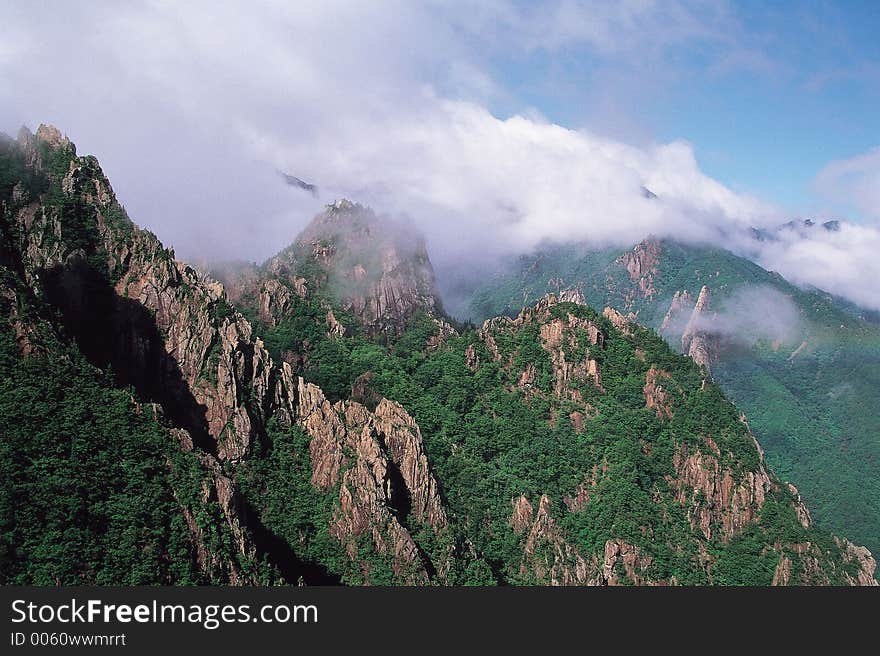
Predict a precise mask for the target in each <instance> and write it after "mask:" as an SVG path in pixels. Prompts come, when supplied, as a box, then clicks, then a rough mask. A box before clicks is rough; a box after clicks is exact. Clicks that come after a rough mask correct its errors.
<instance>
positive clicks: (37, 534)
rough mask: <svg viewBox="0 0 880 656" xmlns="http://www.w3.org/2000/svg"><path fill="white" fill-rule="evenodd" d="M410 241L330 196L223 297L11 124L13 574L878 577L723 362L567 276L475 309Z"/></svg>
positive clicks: (3, 327)
mask: <svg viewBox="0 0 880 656" xmlns="http://www.w3.org/2000/svg"><path fill="white" fill-rule="evenodd" d="M377 226H380V227H381V229H377ZM418 243H419V242H418V241H417V240H416V241H413V240H412V239H411V235H409V234H405V233H404V232H395V231H394V230H393V228H392V227H391V224H388V223H383V222H379V221H378V220H377V219H376V218H375V216H374V215H373V214H372V213H371V212H369V211H368V210H366V209H365V208H359V207H358V206H355V205H353V204H350V203H346V202H342V203H337V204H334V206H332V207H331V208H328V210H327V212H326V213H325V214H323V215H321V216H319V217H318V219H316V221H315V222H314V223H313V224H312V226H310V228H309V229H307V230H306V231H305V232H304V233H303V235H302V236H301V237H300V238H298V239H297V240H296V242H295V243H294V245H293V246H292V247H291V248H290V249H286V250H285V251H282V253H281V254H279V256H278V257H276V258H273V259H271V260H270V261H269V262H268V263H267V264H266V265H265V266H263V267H256V266H249V267H239V268H238V269H237V270H234V271H231V272H229V275H230V276H233V277H235V281H234V282H235V284H236V285H238V286H237V287H235V289H234V291H233V292H232V293H230V294H227V291H226V289H225V288H224V287H223V285H221V284H220V283H219V282H217V281H216V280H214V279H212V278H211V277H208V276H205V275H204V274H202V273H199V272H198V271H196V270H195V269H193V268H192V267H190V266H188V265H187V264H185V263H183V262H180V261H178V260H176V259H175V258H174V254H173V252H172V251H170V250H167V249H166V248H164V247H163V246H162V244H161V243H160V242H159V241H158V239H157V238H156V237H155V236H154V235H152V234H151V233H149V232H147V231H144V230H141V229H140V228H138V227H137V226H136V225H135V224H133V223H132V222H131V221H130V220H129V218H128V216H127V215H126V213H125V211H124V209H123V208H122V207H121V205H120V204H119V203H118V201H117V199H116V197H115V195H114V193H113V190H112V187H111V186H110V183H109V181H108V180H107V178H106V177H105V176H104V174H103V172H102V171H101V169H100V167H99V165H98V162H97V160H96V159H95V158H93V157H82V156H79V155H77V153H76V149H75V147H74V145H73V144H72V143H71V142H70V141H69V140H67V139H66V138H65V137H63V136H62V135H61V133H60V132H59V131H58V130H55V129H54V128H50V127H47V126H41V127H40V129H39V130H38V131H37V133H36V134H35V135H32V134H30V133H29V132H26V131H25V132H23V133H22V134H21V135H20V137H19V139H18V140H17V141H13V140H11V139H6V138H3V139H2V140H0V455H2V457H0V474H2V476H0V529H2V530H0V582H2V583H16V584H39V585H72V584H81V583H91V584H102V585H106V584H157V583H163V584H199V583H224V584H237V585H261V584H277V583H295V582H299V583H307V584H314V583H324V584H327V583H345V584H358V585H359V584H406V585H428V584H457V585H463V584H482V585H491V584H536V583H537V584H566V585H574V584H584V585H612V584H640V585H647V584H685V585H700V584H726V585H734V584H753V585H770V584H778V585H787V584H816V585H827V584H836V585H876V580H875V579H874V576H873V575H874V571H875V569H876V563H875V561H874V559H873V557H872V556H871V554H870V552H869V551H868V550H867V549H865V548H864V547H859V546H856V545H854V544H853V543H851V542H850V541H848V540H847V539H844V538H840V537H836V536H835V535H833V534H831V533H830V532H828V531H827V530H825V529H824V528H822V527H819V526H815V525H813V523H812V520H811V517H810V513H809V512H808V510H807V508H806V506H805V505H804V503H803V501H802V500H801V498H800V496H799V494H798V492H797V489H796V488H795V487H794V486H793V485H790V484H786V483H783V482H782V481H781V480H779V479H778V478H777V477H776V476H775V475H774V474H773V472H772V471H771V470H769V469H768V468H767V467H766V465H765V462H764V456H763V452H762V451H761V448H760V447H759V445H758V443H757V441H756V440H755V437H754V436H753V434H752V432H751V430H750V428H749V425H748V423H747V422H746V421H745V419H744V418H743V416H742V415H741V413H740V411H739V410H738V409H737V408H736V407H735V406H734V405H733V404H732V403H731V402H730V401H728V400H727V399H726V398H725V397H724V395H723V393H722V392H721V390H720V389H719V388H718V386H716V385H715V384H714V383H713V382H712V381H711V380H710V379H709V378H708V377H707V375H706V370H705V368H701V367H700V366H699V365H697V364H696V363H695V362H694V361H693V360H692V359H691V358H687V357H683V356H681V355H679V354H676V353H675V352H673V351H672V350H671V349H670V348H669V347H668V346H667V344H666V343H665V342H664V341H663V340H662V339H660V338H659V337H658V336H657V335H656V334H655V333H654V332H653V331H651V330H647V329H645V328H642V327H640V326H638V325H637V324H635V323H632V322H630V321H628V320H627V319H626V318H625V317H624V316H622V315H621V314H620V313H618V312H616V311H614V310H612V309H610V308H608V309H606V310H605V311H603V312H602V313H598V312H596V311H594V310H593V309H591V308H590V307H588V306H587V305H584V304H583V298H582V297H581V296H580V294H579V293H578V292H577V291H572V290H567V291H566V290H560V292H559V293H557V294H548V295H543V296H542V297H541V298H540V299H538V300H537V301H536V302H534V303H531V304H529V306H528V307H526V308H524V309H522V310H521V311H519V312H518V313H517V315H516V317H515V318H508V317H503V316H502V317H495V318H492V319H490V320H488V321H487V322H485V323H484V324H483V325H482V326H481V328H480V329H478V330H477V329H473V328H469V327H467V326H459V328H458V329H456V328H455V327H454V326H452V325H451V323H450V322H448V321H446V320H445V319H444V318H443V315H442V310H441V309H440V308H439V307H438V305H437V304H436V302H435V299H434V298H433V286H432V275H433V274H432V271H431V267H430V263H429V262H428V261H427V258H426V257H423V249H421V248H420V247H419V246H418ZM631 259H632V258H631ZM653 268H654V265H653V264H651V261H650V257H649V258H647V259H645V257H644V256H643V255H641V254H638V253H637V254H636V257H635V259H634V260H633V261H632V262H630V263H629V264H627V265H625V271H627V272H629V273H627V275H636V274H637V275H638V276H639V277H644V276H645V275H653V274H652V273H651V272H652V270H653ZM631 282H633V280H631ZM658 284H659V279H658V278H656V277H655V280H654V281H653V282H650V281H649V282H647V283H644V284H642V283H638V282H636V284H635V288H636V289H639V290H642V292H643V293H644V294H647V293H648V292H649V290H651V289H653V290H655V292H656V291H657V290H658V289H659V287H658ZM249 290H254V291H253V293H252V291H249ZM254 294H255V295H254ZM633 298H634V299H635V298H636V297H633ZM264 299H265V302H264ZM679 299H681V294H680V295H679ZM233 300H235V301H238V302H240V303H241V304H242V308H243V310H244V313H243V312H241V311H239V310H238V309H237V308H236V306H235V305H234V304H233V303H232V301H233ZM704 305H705V306H706V307H705V308H704V309H705V310H706V312H707V313H708V312H711V311H712V305H711V303H709V304H704ZM245 314H247V315H249V316H252V317H253V319H254V323H252V322H251V321H250V320H249V319H248V317H247V316H245ZM691 314H692V315H693V312H692V313H691ZM699 316H701V315H698V317H699ZM689 323H690V322H689ZM691 328H692V329H693V330H691ZM704 330H705V325H704V324H703V323H702V321H701V320H700V321H696V322H694V323H693V325H692V326H690V328H688V329H687V330H686V332H688V331H690V333H693V335H696V334H698V333H700V331H704ZM690 333H689V334H690ZM691 339H692V340H693V336H692V337H691Z"/></svg>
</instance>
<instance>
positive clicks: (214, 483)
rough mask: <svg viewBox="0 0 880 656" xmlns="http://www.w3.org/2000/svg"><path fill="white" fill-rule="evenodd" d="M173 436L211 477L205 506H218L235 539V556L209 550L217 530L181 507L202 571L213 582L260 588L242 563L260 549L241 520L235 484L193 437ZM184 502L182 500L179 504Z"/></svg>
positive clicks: (174, 431)
mask: <svg viewBox="0 0 880 656" xmlns="http://www.w3.org/2000/svg"><path fill="white" fill-rule="evenodd" d="M171 434H172V436H173V437H175V438H176V439H177V441H178V442H179V443H180V448H181V450H182V451H184V452H186V453H194V454H195V455H196V457H197V458H198V460H199V462H200V463H201V465H202V467H203V469H204V471H206V472H208V474H209V477H208V478H206V479H205V480H203V481H202V486H201V499H200V501H201V504H202V506H208V505H209V504H210V503H212V502H213V503H217V504H218V505H219V507H220V510H221V512H222V514H223V519H224V520H225V522H226V526H227V528H228V529H229V535H230V536H231V538H232V545H231V546H232V549H233V550H234V552H233V553H219V552H217V551H216V550H214V549H213V548H212V547H210V546H209V544H208V543H209V539H208V537H207V536H206V533H208V532H210V531H212V530H215V527H212V526H208V525H205V524H204V520H203V519H202V520H201V522H200V520H199V518H197V516H196V513H194V512H193V511H192V510H191V509H190V508H188V507H187V506H186V505H184V504H183V503H181V512H182V513H183V517H184V520H185V521H186V525H187V527H188V528H189V531H190V534H191V537H192V541H193V545H194V547H195V552H196V560H197V563H198V566H199V568H200V569H201V570H202V571H203V572H204V573H205V574H207V575H208V576H209V577H210V578H211V579H212V580H221V581H229V583H230V584H231V585H256V584H257V583H258V581H257V580H255V579H254V578H253V577H252V576H251V575H249V574H247V573H245V572H244V571H243V570H242V567H241V565H240V564H239V563H240V562H248V561H252V560H253V559H254V558H255V557H256V555H257V553H256V548H255V546H254V545H253V543H252V541H251V540H250V538H249V536H248V535H247V533H246V531H245V528H244V521H243V519H242V517H241V512H240V509H241V505H242V504H241V498H240V496H239V493H238V490H237V489H236V485H235V482H234V481H233V480H232V479H230V478H229V477H228V476H227V475H226V474H224V473H223V468H222V466H221V465H220V463H219V462H218V461H217V459H216V458H214V457H213V456H211V455H210V454H207V453H204V452H202V451H199V450H198V449H196V448H195V447H194V445H193V441H192V437H191V436H190V435H189V433H187V432H186V431H185V430H183V429H172V430H171ZM179 501H180V500H179Z"/></svg>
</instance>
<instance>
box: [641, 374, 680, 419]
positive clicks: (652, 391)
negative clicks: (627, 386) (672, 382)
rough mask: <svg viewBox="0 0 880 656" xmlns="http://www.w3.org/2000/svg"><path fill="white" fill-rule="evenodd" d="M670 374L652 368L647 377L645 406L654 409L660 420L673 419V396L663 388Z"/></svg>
mask: <svg viewBox="0 0 880 656" xmlns="http://www.w3.org/2000/svg"><path fill="white" fill-rule="evenodd" d="M668 379H669V372H668V371H663V370H662V369H655V368H654V367H651V368H650V369H648V373H647V374H646V375H645V388H644V390H643V391H644V394H645V406H646V407H648V408H652V409H653V410H654V412H656V413H657V417H659V418H660V419H664V418H665V419H672V398H673V397H672V395H671V394H669V393H668V392H667V391H666V390H665V389H664V387H663V381H664V380H668Z"/></svg>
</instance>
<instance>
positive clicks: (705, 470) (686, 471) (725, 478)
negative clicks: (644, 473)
mask: <svg viewBox="0 0 880 656" xmlns="http://www.w3.org/2000/svg"><path fill="white" fill-rule="evenodd" d="M706 445H707V447H708V451H710V452H711V453H704V452H703V451H701V450H699V449H698V450H689V449H688V448H687V446H682V447H681V448H680V449H679V451H678V452H677V453H676V454H675V456H674V458H673V463H674V466H675V472H676V478H675V479H674V481H673V484H674V485H675V487H676V488H677V490H678V494H677V498H678V501H679V503H681V504H683V505H685V506H687V507H688V517H689V519H690V522H691V526H692V527H693V528H695V529H697V528H698V529H699V530H700V531H701V532H702V533H703V535H704V536H705V537H706V538H712V536H713V535H714V534H715V532H716V531H718V532H720V535H721V536H722V537H723V538H724V539H729V538H731V537H732V536H734V535H735V534H736V533H738V532H739V531H741V530H742V529H743V528H744V527H745V526H747V525H748V524H751V523H752V522H754V521H755V519H756V518H757V516H758V513H759V512H760V511H761V508H762V507H763V506H764V500H765V498H766V496H767V494H768V492H770V490H771V489H773V488H774V487H775V484H774V483H773V482H772V481H771V480H770V477H769V476H768V474H767V471H766V470H765V468H764V464H763V461H762V462H761V463H760V465H759V467H758V470H757V471H748V472H744V473H742V474H741V475H737V474H736V473H735V472H734V471H733V470H732V469H730V468H729V467H723V466H722V465H721V462H720V460H719V459H720V456H721V452H720V450H719V449H718V446H717V445H716V444H715V442H714V441H713V440H712V439H711V438H707V439H706Z"/></svg>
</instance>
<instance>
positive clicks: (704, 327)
mask: <svg viewBox="0 0 880 656" xmlns="http://www.w3.org/2000/svg"><path fill="white" fill-rule="evenodd" d="M804 326H805V323H804V320H803V318H802V317H801V316H800V312H799V311H798V308H797V306H796V305H795V303H794V301H792V300H791V299H790V298H789V297H788V296H786V295H785V294H783V293H782V292H780V291H779V290H777V289H774V288H773V287H767V286H764V285H748V286H744V287H740V288H739V289H737V290H736V291H735V292H734V293H733V294H731V295H730V296H729V297H727V298H726V299H724V300H723V301H722V302H721V303H720V304H719V306H718V308H717V309H715V310H714V311H712V312H709V313H707V314H704V315H701V316H700V317H698V318H697V321H696V325H695V326H693V327H694V329H696V330H699V331H702V332H706V333H708V334H711V335H715V336H717V337H720V338H721V339H723V340H725V341H729V342H734V343H737V344H742V345H748V346H751V345H754V344H757V343H759V342H768V343H780V344H797V343H799V342H800V341H801V336H802V334H803V331H804Z"/></svg>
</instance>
